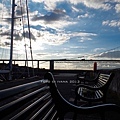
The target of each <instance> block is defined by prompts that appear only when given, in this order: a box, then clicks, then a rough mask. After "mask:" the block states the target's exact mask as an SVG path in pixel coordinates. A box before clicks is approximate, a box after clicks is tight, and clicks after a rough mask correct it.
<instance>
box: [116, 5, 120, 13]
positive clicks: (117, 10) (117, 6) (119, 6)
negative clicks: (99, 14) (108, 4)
mask: <svg viewBox="0 0 120 120" xmlns="http://www.w3.org/2000/svg"><path fill="white" fill-rule="evenodd" d="M115 10H116V13H120V4H116V6H115Z"/></svg>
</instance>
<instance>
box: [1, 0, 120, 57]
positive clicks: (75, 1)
mask: <svg viewBox="0 0 120 120" xmlns="http://www.w3.org/2000/svg"><path fill="white" fill-rule="evenodd" d="M15 3H16V7H15V19H14V21H15V25H14V37H13V38H14V43H13V46H14V48H13V49H14V55H13V58H19V59H20V58H25V56H26V55H25V53H27V56H28V58H30V48H31V49H32V53H33V59H83V58H84V59H111V58H112V59H120V40H119V39H120V0H28V1H27V3H28V11H29V12H28V13H29V14H28V16H29V25H28V19H27V7H26V0H15ZM10 4H11V1H10V0H0V57H1V59H4V58H9V49H10V38H11V5H10ZM29 27H30V29H29ZM29 33H30V34H29ZM30 42H31V44H30ZM26 51H27V52H26Z"/></svg>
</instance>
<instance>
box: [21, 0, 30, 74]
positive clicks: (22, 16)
mask: <svg viewBox="0 0 120 120" xmlns="http://www.w3.org/2000/svg"><path fill="white" fill-rule="evenodd" d="M20 7H21V18H22V26H23V37H24V42H25V56H26V60H28V55H27V48H26V40H25V27H24V22H23V21H24V20H23V12H22V11H23V10H22V2H21V0H20ZM26 64H27V71H28V76H30V72H29V68H28V61H26Z"/></svg>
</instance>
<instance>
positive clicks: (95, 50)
mask: <svg viewBox="0 0 120 120" xmlns="http://www.w3.org/2000/svg"><path fill="white" fill-rule="evenodd" d="M103 50H105V48H95V49H94V50H93V51H94V52H100V51H103Z"/></svg>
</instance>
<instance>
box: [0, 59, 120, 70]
mask: <svg viewBox="0 0 120 120" xmlns="http://www.w3.org/2000/svg"><path fill="white" fill-rule="evenodd" d="M95 62H96V63H97V66H96V67H97V69H115V68H120V60H66V59H60V60H33V64H34V68H38V69H50V70H93V69H94V67H95V66H94V65H95V64H94V63H95ZM0 63H9V60H5V59H1V60H0ZM12 63H13V64H14V65H15V64H18V65H19V66H28V67H32V60H13V62H12Z"/></svg>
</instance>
